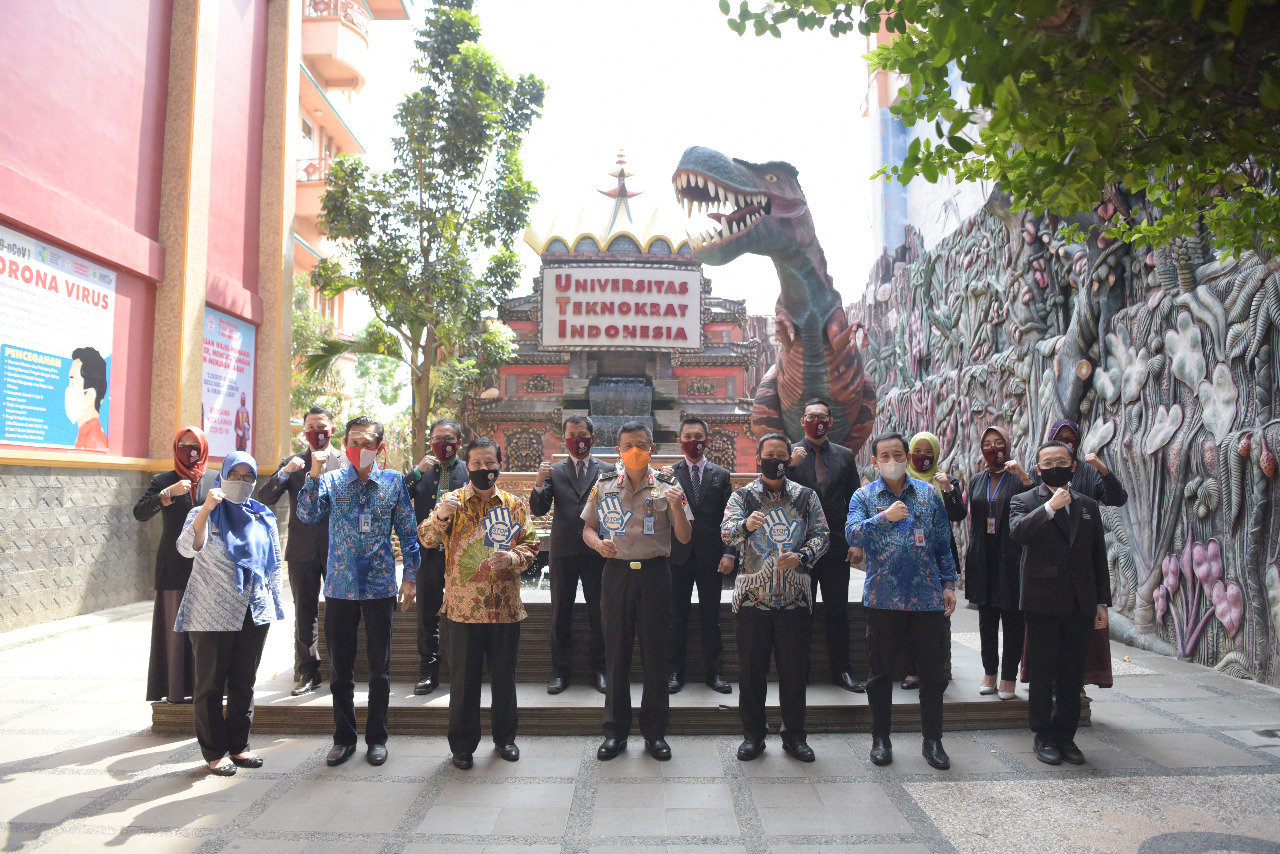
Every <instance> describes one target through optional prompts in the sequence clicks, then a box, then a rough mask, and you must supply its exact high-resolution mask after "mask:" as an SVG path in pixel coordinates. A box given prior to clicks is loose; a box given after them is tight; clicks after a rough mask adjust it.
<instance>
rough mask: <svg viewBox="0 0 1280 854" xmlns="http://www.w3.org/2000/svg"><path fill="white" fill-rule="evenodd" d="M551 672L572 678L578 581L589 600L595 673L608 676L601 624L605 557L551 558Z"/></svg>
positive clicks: (586, 555) (584, 555) (591, 649)
mask: <svg viewBox="0 0 1280 854" xmlns="http://www.w3.org/2000/svg"><path fill="white" fill-rule="evenodd" d="M550 568H551V573H550V574H551V673H552V675H553V676H561V677H563V678H565V679H568V678H569V677H570V675H571V671H572V670H573V640H572V634H573V603H574V602H575V601H576V600H577V598H578V581H579V579H581V581H582V593H583V596H585V597H586V600H587V623H588V625H589V626H590V630H591V645H590V647H589V649H588V652H587V657H588V660H589V661H590V662H591V671H592V672H593V673H604V630H603V629H602V628H601V623H600V580H601V578H602V577H603V575H604V558H603V557H601V556H600V555H598V554H596V553H595V552H588V553H586V554H577V555H569V556H566V557H561V558H557V557H552V558H551V567H550Z"/></svg>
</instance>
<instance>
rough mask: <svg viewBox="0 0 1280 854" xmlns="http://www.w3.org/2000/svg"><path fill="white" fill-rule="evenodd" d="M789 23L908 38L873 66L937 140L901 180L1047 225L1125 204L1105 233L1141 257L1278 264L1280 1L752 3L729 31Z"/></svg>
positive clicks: (909, 115) (775, 28)
mask: <svg viewBox="0 0 1280 854" xmlns="http://www.w3.org/2000/svg"><path fill="white" fill-rule="evenodd" d="M720 9H721V11H722V12H723V13H724V14H725V15H731V12H730V5H729V3H728V0H721V2H720ZM787 22H794V23H795V24H796V25H797V26H798V27H799V28H800V29H801V30H806V29H814V28H822V27H824V26H827V25H829V29H830V32H831V33H833V34H834V35H842V34H845V33H850V32H852V31H853V30H854V29H857V30H858V31H859V32H860V33H862V34H864V35H870V34H872V33H875V32H877V31H879V30H880V29H881V26H882V25H883V28H884V29H885V30H886V31H888V32H889V33H892V34H894V35H895V38H894V39H893V41H892V42H891V43H890V44H887V45H881V46H879V47H877V48H876V49H875V50H874V51H873V52H872V53H871V54H870V56H869V59H870V62H871V65H872V67H873V68H875V69H886V70H888V71H892V72H895V73H896V74H898V75H900V78H899V79H900V80H901V82H902V88H901V89H900V90H899V92H898V95H899V101H898V103H897V104H895V105H894V106H893V108H892V110H893V113H894V114H895V115H897V116H900V117H901V118H902V121H903V122H904V123H905V124H906V125H908V126H914V125H916V124H918V123H923V124H924V125H925V126H926V127H927V126H928V125H932V134H928V133H926V134H925V135H922V137H921V138H919V139H916V140H913V141H912V143H911V145H910V149H909V151H908V152H907V154H906V157H905V158H904V160H903V162H902V163H901V164H900V165H894V166H890V167H888V168H887V169H886V170H883V171H884V173H885V174H886V175H888V176H891V177H893V178H896V179H897V180H899V181H901V182H903V183H906V182H908V181H910V180H911V179H913V178H914V177H916V176H917V175H918V176H922V177H923V178H924V179H925V180H926V181H930V182H932V181H936V180H937V179H938V176H939V175H943V174H951V175H953V176H954V177H956V178H957V179H958V180H980V179H986V180H994V181H998V182H999V183H1000V186H1001V188H1002V189H1003V190H1005V191H1006V192H1008V193H1010V195H1011V196H1012V197H1013V200H1014V203H1015V204H1016V205H1017V206H1018V207H1026V208H1030V209H1032V210H1035V211H1048V212H1052V213H1059V214H1067V215H1069V214H1073V213H1076V212H1079V211H1087V210H1091V209H1093V208H1096V207H1098V206H1099V205H1100V204H1110V205H1114V206H1115V207H1116V211H1115V214H1114V218H1113V219H1112V220H1111V228H1110V229H1109V230H1108V232H1107V234H1108V236H1110V237H1117V238H1121V239H1125V240H1128V241H1130V242H1132V243H1136V244H1143V243H1147V244H1151V245H1162V244H1165V243H1168V242H1169V241H1170V240H1172V239H1173V238H1175V237H1185V236H1191V235H1199V234H1201V233H1202V232H1203V231H1204V230H1207V231H1209V232H1211V233H1212V235H1213V237H1214V241H1215V242H1216V243H1217V244H1218V245H1219V246H1223V247H1225V248H1227V249H1230V250H1232V251H1235V252H1239V251H1241V250H1248V249H1253V250H1256V251H1257V252H1258V254H1259V255H1260V256H1262V257H1263V258H1264V259H1265V258H1270V257H1271V256H1273V255H1275V254H1276V244H1277V242H1278V238H1280V191H1278V189H1277V188H1278V185H1280V160H1278V158H1280V64H1278V61H1280V0H1219V2H1206V0H1142V2H1126V3H1119V2H1097V0H965V2H961V1H960V0H855V2H833V0H780V2H771V3H769V4H767V6H766V7H765V9H764V10H763V11H756V10H754V9H752V8H751V3H750V2H745V1H744V2H743V3H742V5H741V6H740V7H739V10H738V14H737V16H736V17H730V18H729V26H730V27H731V28H732V29H733V30H734V31H735V32H737V33H738V34H739V35H741V34H743V33H745V32H746V30H747V28H748V26H750V27H751V28H752V29H753V30H754V32H755V33H756V34H757V35H760V34H764V33H770V34H772V35H774V36H779V35H781V30H780V27H779V25H780V24H784V23H787ZM953 67H954V68H955V69H957V70H958V72H959V77H960V79H961V80H962V81H963V84H964V85H963V87H962V91H953V89H952V85H951V82H949V80H948V74H949V69H950V68H953ZM1110 210H1111V209H1110V207H1104V208H1103V212H1104V213H1109V212H1110Z"/></svg>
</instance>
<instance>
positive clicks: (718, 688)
mask: <svg viewBox="0 0 1280 854" xmlns="http://www.w3.org/2000/svg"><path fill="white" fill-rule="evenodd" d="M707 687H708V688H710V689H711V690H712V691H715V692H716V693H717V694H732V693H733V686H732V685H730V684H729V683H728V682H726V681H724V677H723V676H721V675H720V674H719V673H717V674H716V675H715V676H712V677H711V678H710V679H708V680H707Z"/></svg>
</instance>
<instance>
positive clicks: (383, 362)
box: [352, 320, 405, 414]
mask: <svg viewBox="0 0 1280 854" xmlns="http://www.w3.org/2000/svg"><path fill="white" fill-rule="evenodd" d="M385 334H386V333H385V330H383V329H381V324H380V323H378V321H377V320H371V321H369V323H368V324H367V325H366V326H365V328H364V330H363V332H362V333H361V335H360V337H361V338H362V339H369V338H375V337H379V336H382V335H385ZM402 364H403V363H401V362H398V361H396V360H395V359H391V358H388V357H386V356H381V355H378V354H377V353H359V354H357V355H356V369H355V374H356V381H357V383H358V385H357V386H356V393H355V399H354V400H353V401H352V408H353V411H354V410H355V409H359V411H361V412H367V413H369V414H375V413H376V412H377V411H378V409H379V407H381V409H383V410H386V409H391V408H393V407H395V405H396V404H397V403H398V402H399V401H400V396H401V395H402V394H404V386H405V383H404V380H402V379H401V378H400V368H401V365H402ZM384 414H385V413H384Z"/></svg>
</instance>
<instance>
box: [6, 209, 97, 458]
mask: <svg viewBox="0 0 1280 854" xmlns="http://www.w3.org/2000/svg"><path fill="white" fill-rule="evenodd" d="M115 304H116V274H115V273H114V272H112V271H110V270H108V269H106V268H104V267H100V266H98V265H97V264H92V263H90V262H89V261H86V260H85V259H83V258H80V257H79V256H76V255H73V254H71V253H70V252H67V251H65V250H63V249H60V248H58V247H56V246H52V245H50V244H48V243H45V242H44V241H42V240H39V239H37V238H34V237H31V236H29V235H27V234H23V233H22V232H19V231H15V230H14V229H11V228H7V227H4V226H0V443H6V444H13V445H30V446H35V447H42V448H72V449H78V450H85V451H97V452H99V453H107V452H108V451H109V447H108V435H109V434H110V430H111V428H110V418H109V405H110V403H111V387H112V383H111V351H112V347H111V342H112V335H113V333H114V327H115Z"/></svg>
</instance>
